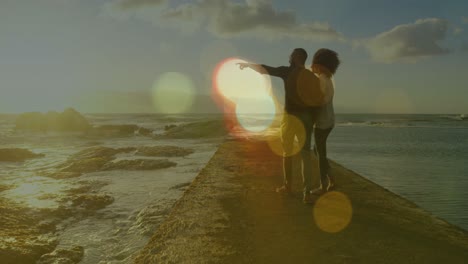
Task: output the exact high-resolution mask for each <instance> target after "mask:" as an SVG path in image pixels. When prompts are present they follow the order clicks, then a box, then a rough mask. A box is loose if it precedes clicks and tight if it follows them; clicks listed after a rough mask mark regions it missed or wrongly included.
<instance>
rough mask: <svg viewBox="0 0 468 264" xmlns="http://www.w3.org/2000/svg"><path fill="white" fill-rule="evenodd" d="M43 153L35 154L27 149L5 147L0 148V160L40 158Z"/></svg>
mask: <svg viewBox="0 0 468 264" xmlns="http://www.w3.org/2000/svg"><path fill="white" fill-rule="evenodd" d="M44 156H45V155H44V154H36V153H33V152H31V151H30V150H27V149H20V148H5V149H0V161H12V162H19V161H25V160H27V159H34V158H41V157H44Z"/></svg>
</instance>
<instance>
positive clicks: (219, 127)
mask: <svg viewBox="0 0 468 264" xmlns="http://www.w3.org/2000/svg"><path fill="white" fill-rule="evenodd" d="M225 135H227V129H226V125H225V123H224V121H223V120H208V121H201V122H193V123H189V124H184V125H180V126H174V127H167V128H166V129H165V132H164V133H163V134H162V135H158V136H155V138H156V139H158V138H213V137H222V136H225Z"/></svg>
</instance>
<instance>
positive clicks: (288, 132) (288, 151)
mask: <svg viewBox="0 0 468 264" xmlns="http://www.w3.org/2000/svg"><path fill="white" fill-rule="evenodd" d="M305 138H306V131H305V128H304V124H303V123H302V121H301V120H300V119H299V118H297V117H296V116H294V115H289V114H286V113H284V114H283V119H282V121H281V128H280V134H279V135H278V136H276V137H271V138H270V139H268V145H269V146H270V148H271V150H272V151H273V152H274V153H275V154H277V155H279V156H283V157H290V156H294V155H296V154H297V153H299V151H301V149H302V147H303V146H304V143H305Z"/></svg>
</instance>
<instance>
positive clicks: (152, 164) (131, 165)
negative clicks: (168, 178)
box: [103, 159, 177, 170]
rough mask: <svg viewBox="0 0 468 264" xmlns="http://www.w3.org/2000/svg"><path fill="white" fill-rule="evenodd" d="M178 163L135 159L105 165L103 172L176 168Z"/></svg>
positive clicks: (165, 160) (164, 160)
mask: <svg viewBox="0 0 468 264" xmlns="http://www.w3.org/2000/svg"><path fill="white" fill-rule="evenodd" d="M176 165H177V163H175V162H172V161H169V160H167V159H163V160H150V159H135V160H119V161H117V162H109V163H107V164H106V165H104V167H103V170H157V169H165V168H169V167H174V166H176Z"/></svg>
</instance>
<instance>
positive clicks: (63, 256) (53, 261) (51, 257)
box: [37, 246, 84, 264]
mask: <svg viewBox="0 0 468 264" xmlns="http://www.w3.org/2000/svg"><path fill="white" fill-rule="evenodd" d="M83 256H84V248H83V247H81V246H74V247H71V248H60V249H55V250H54V251H53V252H51V253H48V254H45V255H42V256H41V258H40V259H39V261H38V262H37V264H76V263H79V262H80V261H81V260H82V259H83Z"/></svg>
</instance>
